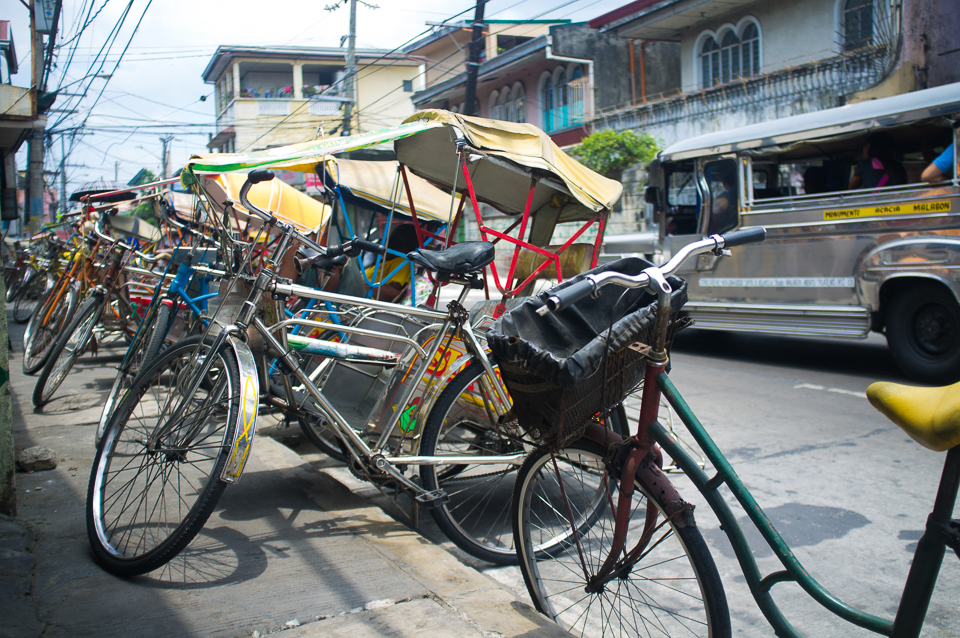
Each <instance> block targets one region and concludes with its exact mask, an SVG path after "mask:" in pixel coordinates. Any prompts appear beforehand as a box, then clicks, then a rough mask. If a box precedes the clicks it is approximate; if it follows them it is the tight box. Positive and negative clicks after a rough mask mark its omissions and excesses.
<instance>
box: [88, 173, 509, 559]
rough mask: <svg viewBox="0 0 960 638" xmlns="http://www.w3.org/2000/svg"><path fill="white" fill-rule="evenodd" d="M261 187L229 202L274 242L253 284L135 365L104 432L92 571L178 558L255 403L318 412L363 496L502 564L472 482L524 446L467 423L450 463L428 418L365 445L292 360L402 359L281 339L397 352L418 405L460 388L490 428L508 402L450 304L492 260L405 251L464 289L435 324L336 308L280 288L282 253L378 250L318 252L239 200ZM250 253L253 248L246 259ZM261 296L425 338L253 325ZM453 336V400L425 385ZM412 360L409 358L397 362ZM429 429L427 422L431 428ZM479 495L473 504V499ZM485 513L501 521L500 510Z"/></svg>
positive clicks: (457, 250) (236, 468)
mask: <svg viewBox="0 0 960 638" xmlns="http://www.w3.org/2000/svg"><path fill="white" fill-rule="evenodd" d="M271 178H272V174H271V173H269V172H264V171H259V172H258V171H255V172H253V173H251V174H250V175H249V176H248V182H247V184H245V186H244V188H243V190H242V191H241V193H240V199H241V202H242V203H243V205H244V206H245V207H246V208H247V210H249V211H252V212H253V213H255V214H257V215H261V216H262V217H263V219H264V220H265V222H266V223H267V224H268V225H269V226H270V227H274V228H277V229H279V231H280V234H281V239H280V241H279V242H278V244H277V246H276V249H275V250H274V252H273V254H272V256H271V258H270V260H269V261H268V262H267V265H266V267H265V268H263V269H262V270H261V271H260V272H259V274H258V275H257V276H256V278H255V279H251V278H250V277H248V276H245V275H244V274H243V269H242V268H241V270H240V272H238V273H237V274H236V275H234V277H233V278H232V279H229V280H224V282H223V283H222V284H221V291H224V290H226V291H227V292H226V293H225V294H222V297H221V303H220V307H219V308H218V309H217V310H215V311H214V312H213V313H212V314H213V317H214V320H213V321H212V322H211V328H210V329H209V330H208V331H207V333H206V334H205V335H204V336H203V337H196V338H190V339H185V340H182V341H180V342H179V343H177V344H175V345H173V346H170V347H169V348H167V349H166V350H165V351H164V352H163V353H162V354H161V355H160V356H159V357H157V358H156V359H155V360H154V361H153V363H151V364H149V365H147V366H146V367H145V369H143V370H142V371H141V372H140V374H139V375H138V377H137V378H136V379H135V381H134V382H133V384H132V388H131V390H130V391H129V392H127V393H126V394H125V395H124V397H123V398H122V400H121V402H120V404H119V405H118V406H117V409H116V410H115V411H114V412H113V414H112V415H111V417H110V420H109V421H108V423H107V426H106V429H105V432H104V435H103V437H102V439H101V442H100V446H99V448H98V450H97V456H96V458H95V461H94V466H93V471H92V473H91V480H90V486H89V490H88V497H87V524H88V535H89V537H90V541H91V545H92V547H93V549H94V555H95V557H96V558H97V560H98V562H99V563H100V564H101V565H102V566H104V567H105V568H106V569H108V570H109V571H111V572H113V573H116V574H120V575H132V574H139V573H145V572H147V571H150V570H152V569H155V568H156V567H159V566H160V565H162V564H164V563H165V562H167V561H168V560H170V559H171V558H172V557H173V556H175V555H176V554H177V553H178V552H179V551H180V550H181V549H183V547H185V546H186V545H187V544H188V543H189V542H190V540H191V539H192V538H193V536H194V535H196V533H197V532H198V531H199V530H200V529H201V528H202V526H203V524H204V522H205V521H206V519H207V518H208V517H209V515H210V513H211V511H212V510H213V508H214V507H215V505H216V502H217V500H218V499H219V496H220V494H221V493H222V491H223V489H224V487H225V486H226V485H227V484H228V483H236V482H237V481H238V480H239V478H240V476H241V474H242V471H243V468H244V466H245V463H246V460H247V458H248V454H249V451H250V447H251V445H252V443H253V436H254V432H255V423H256V417H257V411H258V407H259V404H260V402H261V401H264V402H266V403H267V404H268V405H271V406H274V407H279V408H282V409H285V410H288V411H289V412H291V413H294V414H296V413H297V412H298V411H299V410H300V409H301V406H303V405H307V406H308V407H305V408H303V409H307V410H309V411H316V412H319V414H321V415H322V417H323V418H324V419H326V420H327V421H328V422H329V426H330V427H331V428H333V429H334V431H335V432H336V435H337V436H338V437H339V441H340V443H341V444H342V445H343V449H344V452H345V454H346V455H347V456H348V461H349V463H350V467H351V469H352V470H353V471H354V472H355V473H356V474H357V475H358V476H362V477H364V478H366V479H367V480H370V481H371V482H372V483H374V484H375V485H380V486H388V487H389V489H393V490H401V491H404V492H406V493H409V494H411V495H412V496H413V498H414V499H415V500H416V501H417V502H419V503H422V504H423V505H425V506H429V507H435V508H439V509H440V510H442V511H444V512H445V514H446V516H448V517H449V518H450V519H451V528H453V529H456V530H458V531H459V534H460V538H459V539H455V540H458V541H459V542H460V543H463V544H464V545H465V546H467V547H469V548H470V550H471V551H473V552H475V553H480V554H481V555H487V556H488V558H489V559H491V560H499V561H511V560H514V556H515V554H514V552H513V550H512V548H511V547H510V546H509V545H510V543H509V542H506V543H504V542H503V537H509V536H510V534H509V530H508V529H507V528H505V527H501V524H502V523H503V522H504V520H505V517H504V516H503V515H500V516H498V517H497V518H496V520H495V521H494V522H495V523H496V525H497V530H498V531H497V533H496V534H494V535H491V534H490V532H489V531H487V530H486V529H485V528H483V529H481V528H477V527H476V526H475V525H473V524H472V520H471V517H473V516H476V515H477V513H478V511H477V510H478V507H477V505H476V504H479V506H480V507H481V508H482V507H484V506H485V505H486V504H485V503H484V502H483V500H482V498H483V496H484V493H485V490H484V489H483V488H482V487H478V483H479V484H481V485H488V486H489V485H490V483H491V481H493V482H496V481H498V480H499V479H500V478H501V477H502V475H503V474H505V473H506V472H505V471H504V470H503V468H504V467H506V468H508V470H507V471H511V472H512V469H510V468H514V467H515V466H516V465H517V464H518V463H519V462H520V460H521V458H522V452H523V450H522V448H516V447H514V446H513V445H512V444H511V443H510V442H509V441H506V442H504V441H500V440H499V439H498V437H497V436H496V431H495V430H494V429H492V428H491V429H490V431H489V432H487V431H483V430H482V428H480V427H479V424H476V425H475V426H473V427H475V431H474V432H473V433H472V435H471V436H469V437H462V440H463V446H462V449H461V450H458V453H450V454H442V455H440V454H434V453H433V451H434V450H436V449H437V445H438V439H439V438H440V437H441V436H442V435H441V432H440V428H441V426H444V425H447V426H452V425H454V424H453V423H447V422H445V420H444V419H433V420H431V419H432V416H431V419H428V420H427V423H425V424H421V423H418V422H416V421H415V422H409V421H408V422H406V423H401V419H402V417H403V416H404V415H405V414H407V415H408V411H407V410H392V411H390V416H389V418H388V422H387V423H386V424H385V426H384V427H383V428H382V430H381V431H380V432H378V433H377V435H376V440H375V441H373V442H372V444H371V442H370V440H369V439H368V438H367V437H366V436H362V435H361V433H358V431H357V430H356V429H355V428H354V425H353V424H351V423H350V422H349V421H348V419H347V418H345V417H344V416H343V415H342V414H341V412H340V411H338V410H337V408H336V407H335V406H334V405H333V403H332V402H331V400H329V399H328V398H327V397H326V396H325V395H324V394H323V393H322V392H321V390H320V389H319V388H318V387H317V385H316V384H315V383H314V379H313V378H311V376H310V375H309V374H308V372H307V371H306V370H304V368H303V367H302V363H301V361H300V359H299V357H298V353H300V354H302V355H320V356H322V357H325V358H326V359H329V360H331V361H334V360H335V361H346V362H353V363H360V364H367V365H379V366H384V367H396V366H398V365H401V364H402V363H404V362H403V361H402V357H401V354H400V353H398V352H394V351H392V350H384V349H377V348H369V347H363V346H358V345H354V344H350V343H338V342H335V341H324V340H319V339H311V338H308V337H302V336H299V335H291V334H288V330H289V329H290V328H292V327H293V326H298V325H300V326H307V327H310V328H320V329H324V330H333V331H344V332H348V333H351V334H358V335H365V336H372V337H376V338H377V339H382V340H386V341H396V342H401V343H403V344H405V345H406V346H408V347H409V350H410V352H412V353H413V355H412V360H413V362H415V365H412V364H411V367H410V369H409V374H410V375H411V378H412V379H422V378H424V377H426V378H428V379H429V378H432V379H433V381H432V383H430V384H429V387H428V392H426V393H425V394H423V395H421V399H422V401H423V402H426V403H429V404H430V405H434V404H435V405H437V406H443V405H446V406H447V410H448V411H449V409H450V406H451V405H453V404H455V403H456V402H457V400H458V399H459V398H460V397H461V396H462V395H464V394H465V390H466V388H467V387H468V386H471V385H472V386H474V390H473V392H472V393H471V394H470V400H471V401H474V402H476V407H477V408H479V409H480V410H481V411H482V412H484V419H485V420H487V421H488V422H490V421H493V422H495V421H496V420H497V419H499V418H500V417H501V416H502V415H504V414H505V413H506V412H507V410H508V409H509V405H510V403H509V397H508V396H507V395H506V394H505V393H504V391H503V389H502V386H501V384H500V383H499V380H498V378H497V374H496V372H495V370H494V369H493V366H492V364H491V363H490V362H489V360H488V358H487V355H486V351H485V348H484V346H483V345H482V344H481V343H480V341H479V338H478V335H477V334H475V333H474V331H473V330H472V328H471V326H470V324H469V313H467V312H466V310H465V309H464V308H463V305H462V303H463V300H464V299H465V297H466V294H467V292H468V291H469V290H471V289H476V288H478V287H479V286H482V282H481V280H480V278H479V275H478V273H479V271H480V270H482V268H483V267H484V266H486V265H488V264H489V263H490V262H491V261H492V260H493V256H494V251H493V247H492V245H490V244H488V243H485V242H471V243H464V244H459V245H457V246H455V247H453V248H451V249H449V250H447V251H443V252H434V253H411V257H412V258H414V259H415V260H417V262H418V263H419V264H420V265H422V266H424V267H426V268H430V269H431V270H432V271H434V272H436V273H437V274H438V276H440V277H442V278H444V279H445V280H447V281H448V282H449V283H451V284H454V285H460V286H462V289H463V291H462V292H461V294H460V295H459V296H458V299H457V300H456V301H454V302H452V303H451V304H449V306H448V309H447V311H446V312H442V311H438V310H433V309H430V308H420V307H410V306H403V305H398V304H392V303H387V302H380V301H376V300H370V299H360V298H355V297H346V296H343V295H338V294H335V293H325V292H323V291H319V290H314V289H311V288H307V287H304V286H298V285H296V284H291V283H286V282H284V281H283V280H281V279H280V278H279V277H278V275H277V273H276V270H277V267H278V264H279V263H280V262H281V261H282V259H283V257H284V255H285V254H286V252H287V250H288V249H289V248H290V246H291V244H292V242H293V241H297V242H299V243H302V244H304V245H305V246H307V247H309V248H310V249H312V250H314V251H316V254H317V257H314V258H307V259H306V260H304V262H303V266H309V263H307V262H309V261H311V260H313V261H319V260H320V259H323V258H325V257H334V256H336V255H337V254H338V253H343V252H347V253H349V252H352V251H353V250H355V249H356V248H359V247H363V248H364V249H365V250H370V251H378V250H380V251H382V248H380V247H379V246H378V245H376V244H371V243H369V242H364V241H363V240H358V239H354V240H351V241H350V242H347V243H346V244H344V245H341V246H331V247H322V246H319V245H318V244H316V243H315V242H313V241H312V240H311V239H309V238H308V237H307V236H306V235H304V234H302V233H301V232H300V231H298V230H297V229H296V228H294V227H293V226H292V225H290V224H286V223H284V222H281V221H279V220H277V219H276V218H275V217H274V216H273V215H271V214H270V213H269V212H267V211H262V210H260V209H258V208H257V207H256V206H254V205H253V204H251V203H250V202H249V201H248V200H247V198H246V195H247V192H248V190H249V188H250V186H252V184H253V183H256V182H257V181H261V180H265V179H271ZM224 236H225V233H224ZM253 245H256V242H253ZM252 254H253V250H252V246H251V248H250V249H248V251H247V254H246V260H247V261H249V258H250V256H251V255H252ZM224 283H225V284H226V286H225V287H224V285H223V284H224ZM245 284H246V285H249V288H250V289H249V292H248V293H242V294H241V295H240V296H239V297H238V296H237V295H231V293H230V292H229V291H230V290H232V289H237V290H239V289H242V288H243V286H244V285H245ZM265 294H266V295H268V296H276V297H279V298H281V299H282V298H285V297H289V296H292V295H296V296H298V297H301V298H303V299H319V300H327V301H331V302H334V303H336V304H338V305H355V306H360V307H363V308H368V309H372V310H376V311H380V312H384V313H397V314H402V315H403V316H405V317H409V318H412V319H417V320H420V321H423V322H425V324H424V328H428V329H429V330H428V333H427V334H428V335H429V336H430V337H432V338H431V339H430V340H429V345H428V346H427V347H423V346H422V345H421V343H419V342H418V341H417V339H415V338H411V337H408V336H405V335H404V334H391V333H387V332H376V331H373V330H370V329H367V328H363V327H359V326H354V325H342V324H341V325H338V324H333V323H328V322H323V321H315V320H312V319H302V318H292V319H286V318H281V319H280V320H279V321H277V322H275V323H274V324H273V325H268V324H266V323H264V321H263V320H262V319H261V318H260V317H259V316H258V315H257V308H258V307H261V305H262V304H261V300H262V299H264V295H265ZM225 308H226V309H228V312H226V313H224V312H223V311H224V309H225ZM276 316H277V317H278V318H280V317H281V315H279V314H277V315H276ZM434 324H439V326H436V325H434ZM248 328H251V329H252V331H251V335H250V337H248V340H250V341H251V343H253V340H254V339H256V341H257V342H259V343H262V351H260V352H256V353H254V351H253V350H252V349H251V348H250V346H248V345H247V343H245V340H244V339H243V338H241V335H245V334H247V331H248ZM454 335H456V336H457V337H458V338H460V339H461V340H462V342H463V343H464V344H466V347H467V348H468V354H469V356H470V357H472V359H471V361H472V363H471V364H470V365H468V366H466V367H465V368H464V369H463V371H462V372H461V373H460V374H458V375H457V377H456V378H455V379H454V380H452V381H449V387H450V388H455V389H453V390H449V391H447V390H445V391H444V392H440V389H441V384H440V383H439V382H440V381H447V377H445V376H442V373H443V372H444V371H441V370H438V369H435V370H434V372H433V374H432V375H430V374H428V372H427V368H428V367H429V366H430V364H431V362H434V361H443V360H444V351H443V349H444V348H446V347H448V346H449V343H450V341H451V340H452V338H453V336H454ZM258 350H259V348H258ZM258 359H259V361H258ZM274 359H276V360H278V361H279V362H280V366H281V380H280V381H281V383H282V384H283V385H284V386H285V388H284V390H285V391H284V392H283V393H276V394H274V393H270V392H268V391H267V388H268V387H269V383H270V380H268V379H266V378H264V375H265V371H266V370H268V369H269V366H268V363H269V362H270V361H272V360H274ZM410 362H411V358H408V359H407V360H406V363H410ZM402 371H403V372H406V371H407V370H406V369H403V370H402ZM447 372H448V373H449V371H447ZM461 375H463V376H461ZM261 388H262V389H263V390H261ZM417 390H418V385H417V384H415V383H411V384H407V385H406V386H405V387H400V388H399V389H398V391H397V394H396V396H391V397H390V400H391V404H392V405H401V406H406V405H408V404H410V403H411V402H412V399H413V395H414V393H415V391H417ZM438 394H439V396H437V395H438ZM408 416H409V415H408ZM431 424H435V426H434V430H431ZM457 424H458V425H461V426H462V425H465V424H466V422H465V421H458V422H457ZM444 434H446V433H444ZM418 446H419V452H420V453H419V454H418V453H417V451H418ZM428 450H429V453H428ZM477 467H485V468H489V470H488V473H489V475H480V476H479V477H477V478H476V480H474V481H472V482H468V481H466V480H465V479H466V477H467V476H468V475H469V474H470V473H471V472H472V471H474V469H475V468H477ZM417 472H419V477H422V482H421V480H420V478H418V477H417ZM447 479H449V480H451V481H454V482H455V484H457V485H461V484H462V485H470V490H469V492H465V493H464V494H459V495H451V494H448V493H447V492H445V491H444V489H443V482H444V481H445V480H447ZM467 497H469V498H471V499H474V501H473V502H474V503H475V505H474V506H472V507H464V508H462V509H458V508H454V507H451V506H450V504H451V503H458V504H463V503H464V500H465V499H466V498H467ZM478 497H479V498H480V500H476V499H478ZM497 506H498V507H500V508H501V509H504V510H505V503H501V504H499V505H497ZM484 553H485V554H484Z"/></svg>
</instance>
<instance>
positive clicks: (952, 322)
mask: <svg viewBox="0 0 960 638" xmlns="http://www.w3.org/2000/svg"><path fill="white" fill-rule="evenodd" d="M886 333H887V343H888V344H889V346H890V351H891V353H892V354H893V360H894V361H895V362H896V364H897V366H898V367H899V368H900V369H901V370H902V371H903V372H904V373H905V374H906V375H907V376H908V377H910V378H911V379H914V380H916V381H921V382H924V383H934V384H941V385H943V384H946V383H953V382H955V381H957V380H960V307H958V305H957V300H956V299H955V298H954V297H953V295H952V294H950V292H949V291H948V290H947V289H946V288H944V287H943V286H940V285H937V284H933V283H921V284H919V285H916V286H914V287H913V288H910V289H907V290H903V291H901V292H900V293H898V294H897V295H896V296H895V297H894V298H893V299H892V301H891V303H890V310H889V311H888V313H887V328H886Z"/></svg>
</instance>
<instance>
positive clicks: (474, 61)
mask: <svg viewBox="0 0 960 638" xmlns="http://www.w3.org/2000/svg"><path fill="white" fill-rule="evenodd" d="M485 4H486V0H477V8H476V9H475V10H474V12H473V35H472V36H471V38H470V59H469V60H468V61H467V87H466V95H464V98H463V112H464V114H466V115H480V114H479V113H474V112H473V105H474V103H475V102H476V101H477V73H478V71H479V69H480V54H481V53H482V52H483V48H484V44H485V43H484V39H483V8H484V5H485Z"/></svg>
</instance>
